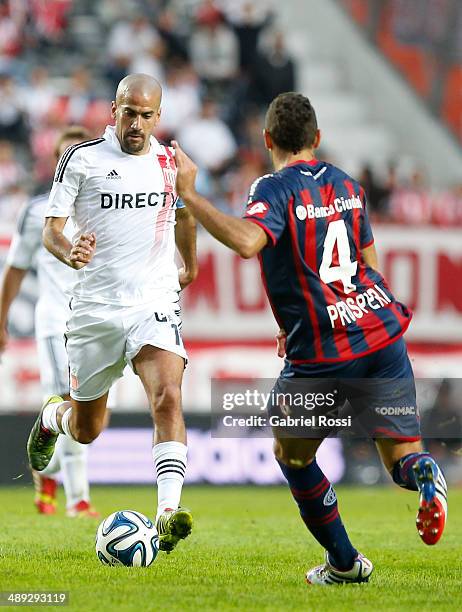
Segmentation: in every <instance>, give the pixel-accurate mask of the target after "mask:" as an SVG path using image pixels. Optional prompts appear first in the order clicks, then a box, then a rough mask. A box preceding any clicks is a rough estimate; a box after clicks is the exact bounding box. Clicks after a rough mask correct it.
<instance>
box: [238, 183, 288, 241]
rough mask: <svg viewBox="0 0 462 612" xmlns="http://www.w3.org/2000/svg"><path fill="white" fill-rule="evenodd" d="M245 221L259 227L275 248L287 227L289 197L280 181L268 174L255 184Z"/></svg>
mask: <svg viewBox="0 0 462 612" xmlns="http://www.w3.org/2000/svg"><path fill="white" fill-rule="evenodd" d="M243 219H247V220H249V221H252V222H253V223H256V224H257V225H259V226H260V227H261V228H262V229H263V230H264V231H265V232H266V234H267V235H268V238H269V239H270V241H271V245H272V246H275V244H276V243H277V241H278V240H279V238H280V237H281V234H282V232H283V231H284V229H285V227H286V225H287V197H286V195H285V193H284V189H283V185H282V183H281V180H280V179H278V178H276V177H275V176H274V175H273V174H266V175H264V176H262V177H260V178H258V179H257V180H256V181H255V182H254V183H253V185H252V186H251V188H250V191H249V199H248V201H247V206H246V209H245V212H244V214H243Z"/></svg>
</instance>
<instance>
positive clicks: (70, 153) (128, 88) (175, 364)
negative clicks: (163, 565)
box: [28, 74, 197, 551]
mask: <svg viewBox="0 0 462 612" xmlns="http://www.w3.org/2000/svg"><path fill="white" fill-rule="evenodd" d="M161 97H162V89H161V86H160V84H159V83H158V82H157V81H156V80H155V79H153V78H151V77H148V76H147V75H141V74H134V75H129V76H127V77H125V78H124V79H123V80H122V81H121V82H120V83H119V86H118V88H117V92H116V99H115V101H114V102H113V103H112V114H113V117H114V119H115V127H112V126H108V127H107V128H106V131H105V133H104V135H103V137H102V138H98V139H96V140H93V141H88V142H86V143H82V144H80V145H76V146H74V147H71V148H69V149H67V151H66V152H65V153H64V155H63V157H62V158H61V160H60V162H59V163H58V167H57V169H56V174H55V179H54V184H53V188H52V191H51V194H50V198H49V203H48V209H47V212H46V217H47V218H46V222H45V228H44V233H43V241H44V245H45V247H46V248H47V249H48V250H49V251H50V252H51V253H53V254H54V255H55V256H56V257H57V258H58V259H60V260H61V261H63V262H64V263H65V264H67V265H68V266H70V267H71V268H75V269H76V270H77V275H76V276H77V279H76V283H75V285H74V288H73V291H72V295H73V299H72V305H71V308H72V314H71V317H70V320H69V322H68V329H67V332H66V338H67V351H68V357H69V367H70V379H71V398H72V399H71V401H70V402H67V401H62V400H58V401H57V400H56V399H52V400H51V401H49V402H48V403H46V404H45V406H44V407H43V409H42V411H41V414H40V416H39V418H38V419H37V422H36V424H35V425H34V427H33V429H32V431H31V434H30V437H29V441H28V454H29V460H30V463H31V465H32V466H33V467H34V469H36V470H39V471H40V470H43V469H45V468H46V466H47V465H48V463H49V461H50V460H51V457H52V455H53V449H54V445H55V442H56V439H57V438H58V435H59V434H64V435H66V436H69V437H70V438H72V439H74V440H77V441H79V442H82V443H84V444H85V443H89V442H92V441H93V440H94V439H95V438H96V437H97V436H98V435H99V433H100V432H101V430H102V427H103V419H104V414H105V411H106V401H107V396H108V391H109V389H110V387H111V385H112V383H113V382H114V381H115V380H116V379H117V378H119V377H120V376H121V375H122V372H123V369H124V367H125V365H126V364H129V365H130V366H131V367H132V368H133V370H134V372H135V373H136V374H137V375H138V376H139V377H140V379H141V382H142V383H143V386H144V388H145V390H146V394H147V397H148V399H149V402H150V406H151V410H152V416H153V420H154V426H155V431H154V446H153V459H154V465H155V468H156V472H157V488H158V510H157V517H156V524H157V529H158V531H159V546H160V549H161V550H165V551H170V550H172V549H173V548H174V547H175V546H176V544H177V543H178V541H179V540H180V539H183V538H185V537H186V536H187V535H189V533H190V531H191V526H192V516H191V513H190V512H189V510H187V509H185V508H181V507H180V505H179V504H180V497H181V490H182V486H183V480H184V474H185V471H186V451H187V448H186V432H185V425H184V420H183V414H182V409H181V382H182V377H183V371H184V367H185V362H186V352H185V349H184V346H183V342H182V339H181V334H180V326H181V321H180V318H179V313H178V292H179V291H180V289H181V288H182V287H184V286H186V285H187V284H188V283H189V282H191V281H192V280H193V279H194V277H195V275H196V274H197V263H196V256H195V224H194V221H193V219H192V217H190V218H189V219H190V225H189V228H190V230H189V232H184V234H183V237H182V240H181V241H180V242H179V243H178V245H179V250H180V254H181V255H182V258H183V261H184V268H182V269H181V270H180V272H179V271H178V269H177V266H176V264H175V261H174V257H175V210H176V202H177V196H176V192H175V178H176V166H175V160H174V156H173V152H172V149H170V148H169V147H165V146H163V145H161V144H160V143H159V142H158V141H157V140H156V139H155V138H154V137H153V136H152V131H153V129H154V128H155V127H156V125H157V123H158V121H159V118H160V104H161ZM184 214H186V215H188V214H189V213H186V212H184ZM69 217H71V218H72V219H73V221H74V223H75V224H76V227H77V234H76V239H75V240H74V242H73V243H72V242H70V241H69V240H68V239H67V238H66V236H65V235H64V233H63V229H64V226H65V224H66V221H67V219H68V218H69Z"/></svg>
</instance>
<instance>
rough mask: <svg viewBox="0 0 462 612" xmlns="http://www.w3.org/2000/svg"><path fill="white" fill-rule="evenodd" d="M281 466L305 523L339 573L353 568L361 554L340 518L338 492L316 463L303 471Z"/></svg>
mask: <svg viewBox="0 0 462 612" xmlns="http://www.w3.org/2000/svg"><path fill="white" fill-rule="evenodd" d="M278 463H279V466H280V468H281V470H282V473H283V474H284V476H285V477H286V478H287V481H288V483H289V486H290V490H291V492H292V495H293V497H294V499H295V501H296V502H297V504H298V507H299V509H300V515H301V517H302V519H303V522H304V523H305V525H306V526H307V527H308V529H309V530H310V532H311V533H312V535H313V536H314V537H315V538H316V540H317V541H318V542H319V543H320V544H321V546H323V547H324V548H325V549H326V550H327V551H328V552H329V560H330V562H331V563H332V565H334V566H335V567H336V568H337V569H339V570H348V569H350V568H351V567H352V566H353V563H354V558H355V557H356V555H357V554H358V551H357V550H356V549H355V548H354V547H353V546H352V544H351V542H350V540H349V538H348V535H347V532H346V530H345V527H344V526H343V523H342V521H341V519H340V515H339V513H338V507H337V497H336V495H335V491H334V489H333V488H332V485H331V484H330V482H329V481H328V480H327V478H326V477H325V476H324V474H323V472H322V470H321V468H320V467H319V466H318V464H317V463H316V460H313V461H312V462H311V463H310V464H309V465H307V466H306V467H304V468H302V469H294V468H290V467H288V466H287V465H285V464H283V463H281V462H278Z"/></svg>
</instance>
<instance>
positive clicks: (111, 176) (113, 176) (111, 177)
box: [106, 170, 122, 179]
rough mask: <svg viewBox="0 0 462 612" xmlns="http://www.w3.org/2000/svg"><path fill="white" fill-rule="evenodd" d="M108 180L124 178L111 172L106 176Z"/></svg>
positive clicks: (113, 171)
mask: <svg viewBox="0 0 462 612" xmlns="http://www.w3.org/2000/svg"><path fill="white" fill-rule="evenodd" d="M106 178H107V179H121V178H122V177H121V176H120V174H117V172H116V171H115V170H111V171H110V172H108V173H107V174H106Z"/></svg>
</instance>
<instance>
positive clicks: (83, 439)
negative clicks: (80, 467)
mask: <svg viewBox="0 0 462 612" xmlns="http://www.w3.org/2000/svg"><path fill="white" fill-rule="evenodd" d="M72 433H73V434H74V440H75V441H76V442H80V444H90V443H91V442H93V440H96V438H97V437H98V436H99V434H100V433H101V427H100V426H99V424H98V423H85V424H84V425H79V424H77V425H76V426H75V427H74V428H73V432H72Z"/></svg>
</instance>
